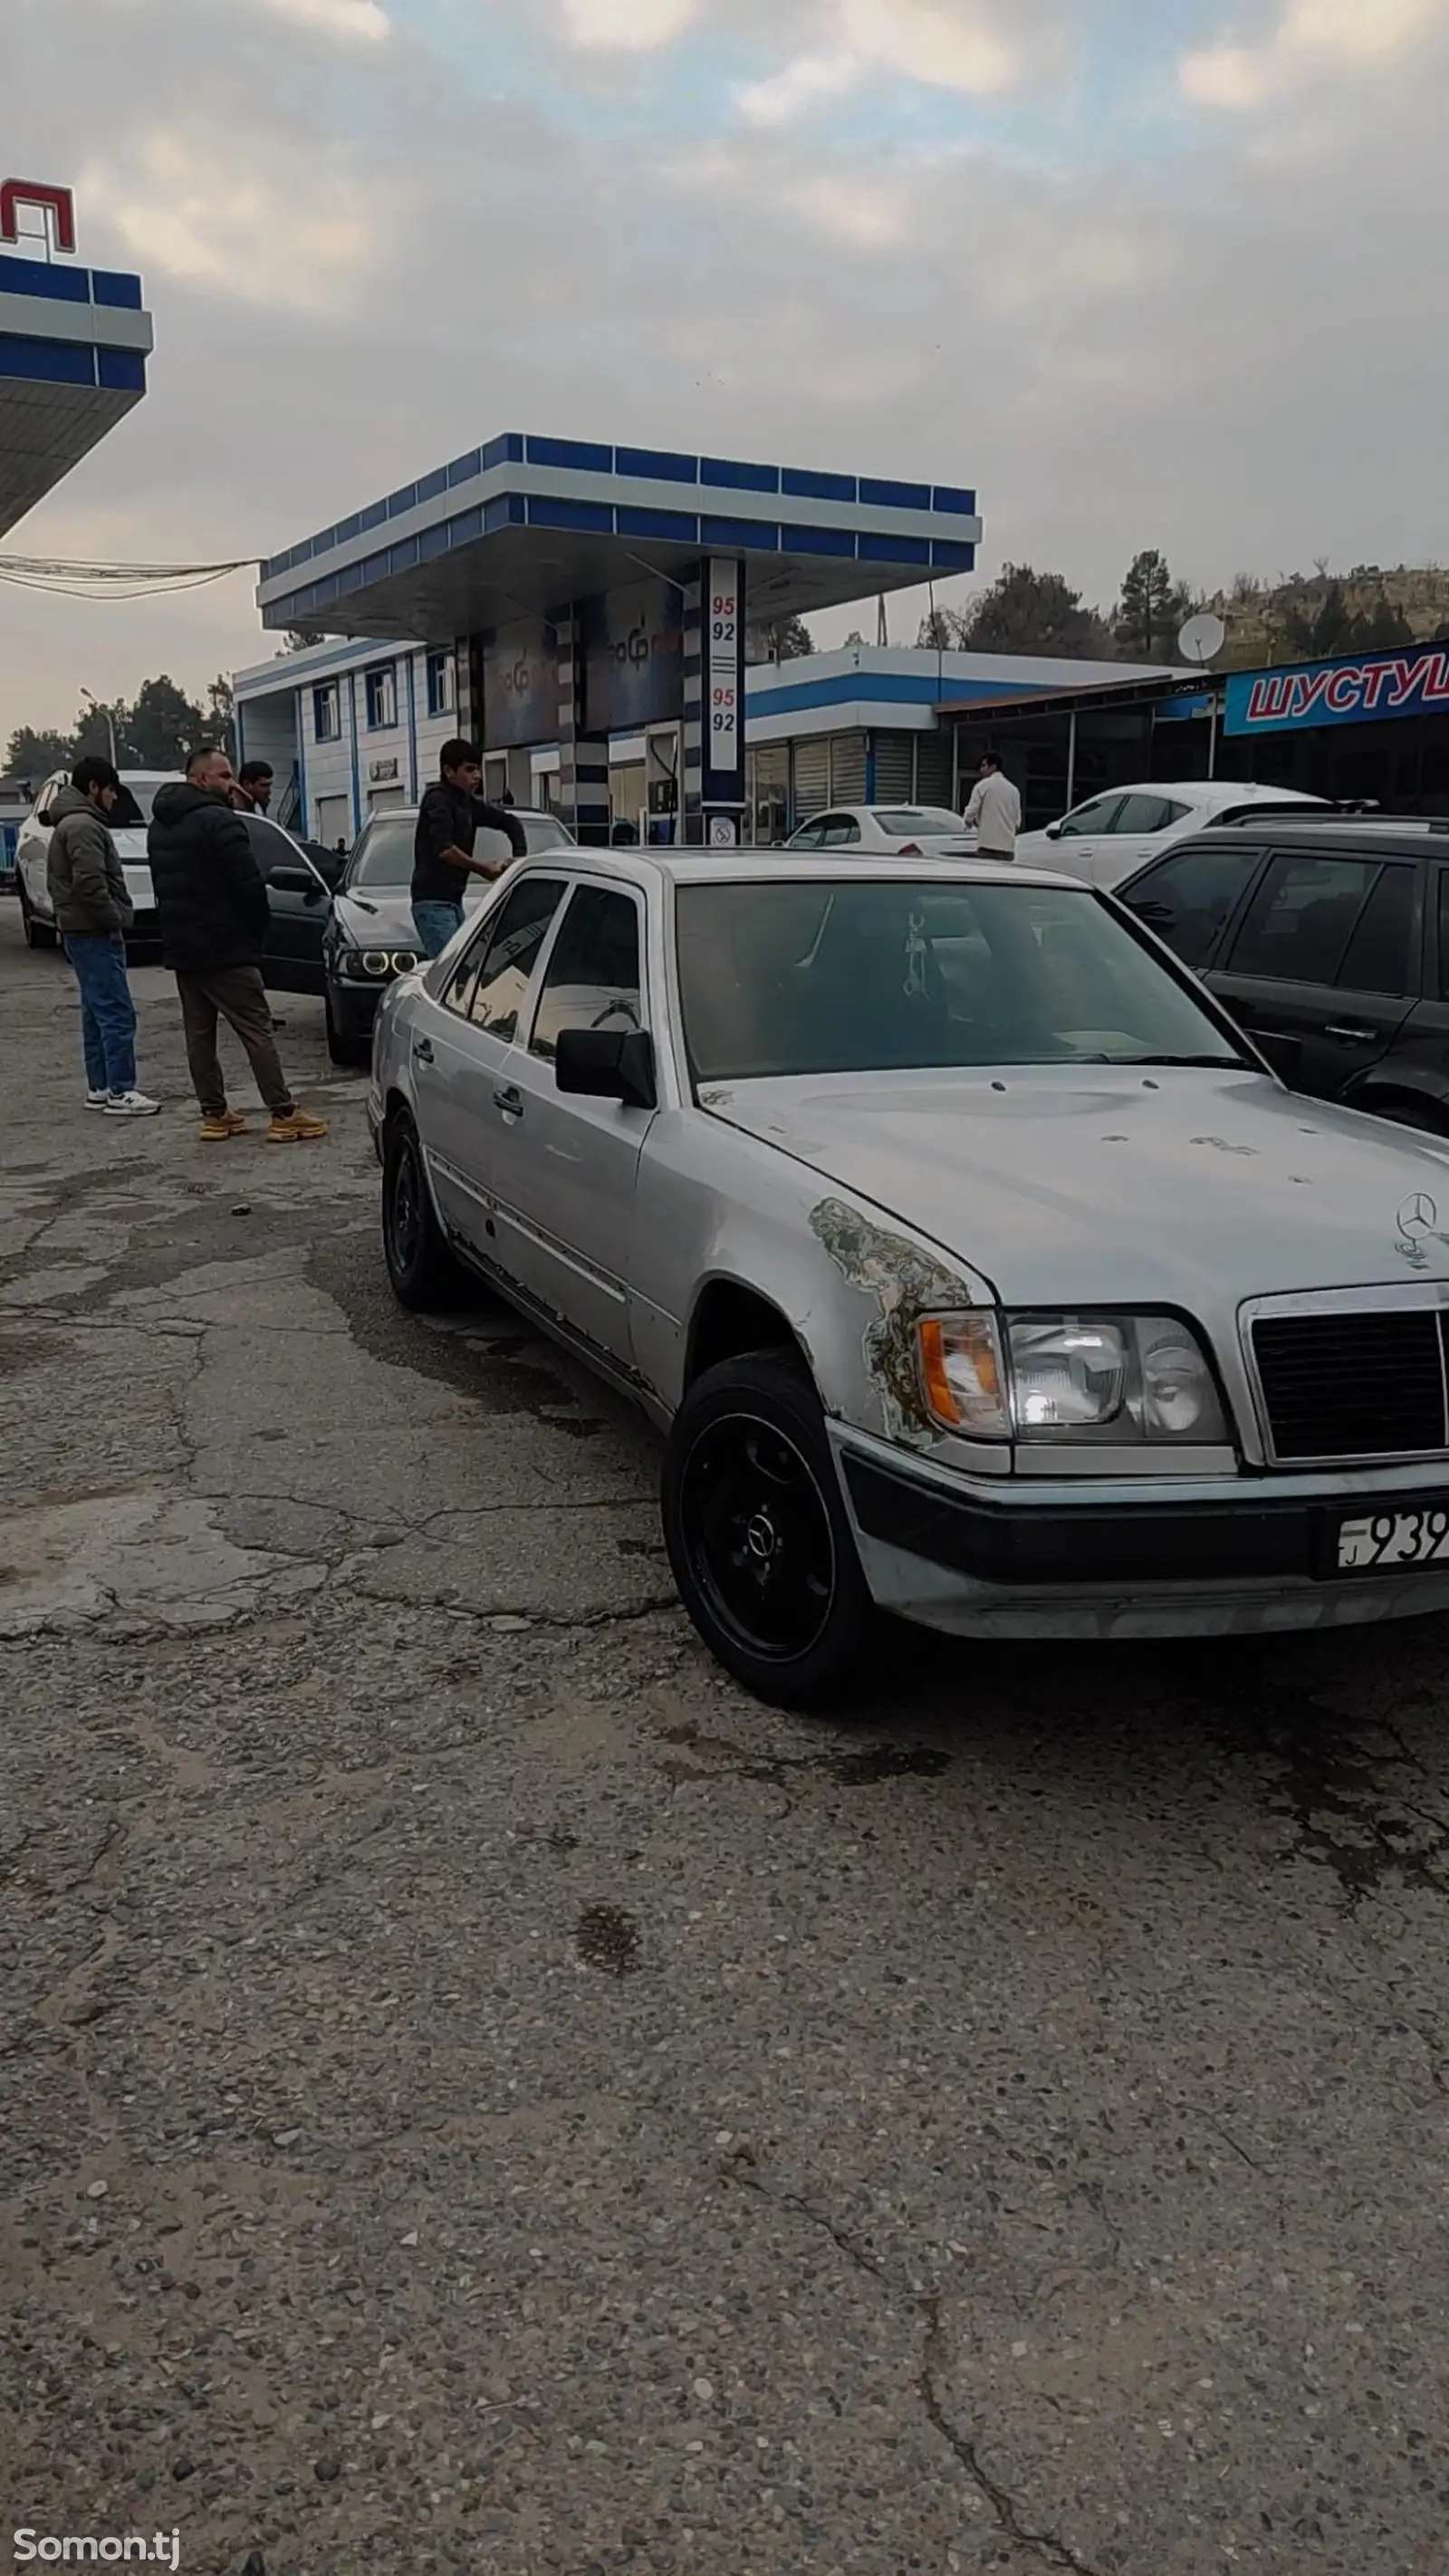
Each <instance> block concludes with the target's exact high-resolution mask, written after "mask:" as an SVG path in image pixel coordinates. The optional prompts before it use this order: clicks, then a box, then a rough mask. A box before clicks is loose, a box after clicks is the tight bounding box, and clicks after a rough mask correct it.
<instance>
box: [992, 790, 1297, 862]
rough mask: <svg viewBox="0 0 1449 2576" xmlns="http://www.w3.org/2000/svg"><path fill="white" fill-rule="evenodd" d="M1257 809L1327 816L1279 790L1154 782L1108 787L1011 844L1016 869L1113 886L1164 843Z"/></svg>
mask: <svg viewBox="0 0 1449 2576" xmlns="http://www.w3.org/2000/svg"><path fill="white" fill-rule="evenodd" d="M1264 805H1277V806H1285V807H1289V806H1291V807H1293V808H1295V809H1297V810H1299V811H1303V810H1305V809H1306V810H1307V811H1309V812H1313V811H1315V810H1316V811H1319V812H1322V813H1328V812H1331V811H1332V808H1331V807H1329V806H1326V805H1324V803H1323V801H1322V799H1321V798H1319V797H1317V796H1301V795H1299V794H1298V793H1297V792H1296V791H1295V790H1294V789H1292V788H1287V787H1260V786H1258V785H1257V784H1256V783H1255V782H1254V781H1253V780H1252V779H1244V778H1190V779H1187V780H1185V781H1182V782H1181V783H1179V784H1177V785H1175V786H1161V785H1158V784H1156V783H1152V784H1148V785H1146V786H1141V787H1112V788H1109V789H1108V791H1107V793H1106V795H1105V796H1092V797H1089V798H1088V800H1087V802H1086V804H1085V805H1074V806H1073V808H1072V811H1071V812H1070V814H1064V815H1063V816H1062V818H1061V821H1060V822H1059V823H1048V825H1047V827H1046V829H1045V831H1044V832H1023V833H1022V835H1021V837H1020V839H1019V840H1018V842H1017V845H1016V857H1017V864H1018V866H1026V867H1038V868H1058V869H1060V870H1061V871H1062V873H1063V874H1064V875H1066V876H1071V877H1082V878H1084V879H1085V880H1086V882H1087V884H1088V885H1097V886H1115V885H1120V884H1121V882H1122V880H1123V878H1124V877H1130V876H1131V875H1133V873H1134V872H1135V870H1136V869H1138V868H1139V867H1141V866H1142V864H1143V862H1144V860H1146V859H1151V858H1155V857H1156V856H1157V854H1158V852H1159V851H1160V850H1163V849H1165V848H1166V847H1167V846H1168V844H1169V843H1170V842H1172V841H1181V840H1185V839H1186V838H1187V837H1188V835H1189V834H1190V833H1193V832H1202V831H1205V830H1206V829H1207V828H1208V826H1209V824H1212V823H1227V822H1232V821H1234V820H1236V819H1237V818H1238V817H1239V816H1240V815H1252V814H1256V813H1257V811H1258V808H1259V807H1260V806H1264Z"/></svg>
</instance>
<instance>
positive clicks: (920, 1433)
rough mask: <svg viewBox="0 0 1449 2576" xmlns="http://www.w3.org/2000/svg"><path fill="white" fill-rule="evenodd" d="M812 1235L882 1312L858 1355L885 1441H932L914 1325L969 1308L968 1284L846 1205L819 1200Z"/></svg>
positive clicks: (934, 1436)
mask: <svg viewBox="0 0 1449 2576" xmlns="http://www.w3.org/2000/svg"><path fill="white" fill-rule="evenodd" d="M810 1231H811V1233H812V1234H813V1235H814V1236H815V1238H816V1240H817V1241H818V1242H819V1243H821V1244H823V1246H824V1248H825V1250H826V1251H827V1252H828V1253H829V1255H830V1258H831V1260H832V1261H833V1262H834V1264H835V1266H836V1269H837V1270H838V1271H839V1272H840V1275H841V1277H842V1278H843V1279H846V1280H848V1281H849V1283H850V1285H851V1287H852V1288H859V1289H861V1290H862V1291H863V1293H864V1294H865V1295H866V1296H867V1297H873V1298H874V1299H875V1302H876V1305H877V1306H878V1308H879V1310H880V1311H879V1314H878V1315H877V1317H876V1320H875V1321H874V1322H873V1323H872V1324H869V1325H868V1326H867V1327H866V1332H865V1336H864V1339H863V1341H862V1344H861V1348H862V1350H863V1352H864V1355H865V1365H866V1372H867V1374H868V1376H869V1378H870V1380H871V1383H872V1385H873V1386H874V1387H875V1388H876V1389H877V1390H878V1392H879V1395H880V1402H881V1411H882V1414H883V1415H884V1418H885V1427H886V1432H887V1434H888V1436H889V1437H890V1438H891V1439H895V1440H909V1441H915V1442H917V1443H921V1442H924V1441H928V1440H935V1439H937V1438H938V1437H939V1433H938V1430H937V1426H936V1424H935V1423H934V1422H933V1421H932V1420H931V1416H930V1414H929V1412H928V1411H927V1409H926V1398H925V1394H924V1391H923V1389H922V1386H921V1379H920V1371H919V1369H918V1368H917V1365H916V1324H917V1321H918V1319H919V1318H920V1317H921V1316H922V1315H928V1314H931V1313H932V1312H934V1311H935V1310H937V1309H938V1308H941V1307H951V1306H970V1305H972V1304H973V1303H974V1302H975V1301H974V1300H973V1298H972V1295H971V1291H970V1290H969V1288H968V1287H967V1286H966V1283H965V1281H964V1280H963V1279H959V1278H958V1277H957V1275H956V1273H955V1272H954V1271H953V1270H947V1269H944V1268H943V1267H942V1265H941V1263H940V1262H939V1261H936V1260H934V1259H933V1258H932V1256H931V1255H930V1253H928V1252H922V1251H921V1250H920V1248H919V1246H918V1245H916V1244H914V1243H911V1242H909V1241H908V1240H907V1238H906V1236H905V1235H903V1234H892V1233H891V1232H890V1230H889V1228H888V1227H886V1226H881V1225H876V1224H874V1223H873V1222H872V1221H871V1219H870V1218H869V1217H867V1216H862V1214H861V1212H860V1210H859V1208H853V1207H848V1206H847V1205H846V1202H845V1201H844V1199H822V1200H821V1201H820V1203H819V1205H818V1206H817V1207H813V1208H812V1209H811V1211H810Z"/></svg>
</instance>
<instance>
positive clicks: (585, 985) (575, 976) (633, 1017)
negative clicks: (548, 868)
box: [530, 885, 642, 1062]
mask: <svg viewBox="0 0 1449 2576" xmlns="http://www.w3.org/2000/svg"><path fill="white" fill-rule="evenodd" d="M639 1002H640V975H639V907H638V905H637V904H636V902H635V900H634V897H633V896H632V895H631V894H626V893H624V892H623V890H622V889H621V888H615V887H613V886H597V885H581V886H575V888H574V892H573V900H572V901H571V903H570V905H569V908H568V911H567V912H566V913H565V915H564V918H563V924H562V927H561V929H560V931H559V934H558V937H557V939H556V940H555V941H554V944H553V954H552V955H551V957H550V958H549V961H548V971H547V973H546V975H545V976H544V979H543V990H542V992H541V993H540V995H539V997H538V1010H537V1013H536V1015H535V1018H534V1023H533V1040H532V1045H531V1048H530V1053H531V1054H533V1055H539V1056H543V1057H544V1058H545V1059H546V1060H547V1061H549V1062H551V1061H552V1059H553V1057H554V1055H555V1053H556V1052H557V1048H558V1040H559V1033H560V1031H561V1030H563V1029H637V1028H639V1027H641V1026H642V1022H641V1019H640V1012H639Z"/></svg>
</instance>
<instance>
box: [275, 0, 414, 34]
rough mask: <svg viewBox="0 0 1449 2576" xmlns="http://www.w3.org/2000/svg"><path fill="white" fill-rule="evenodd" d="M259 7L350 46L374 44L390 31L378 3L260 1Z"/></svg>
mask: <svg viewBox="0 0 1449 2576" xmlns="http://www.w3.org/2000/svg"><path fill="white" fill-rule="evenodd" d="M261 5H262V7H263V8H266V9H270V10H271V11H272V12H273V14H274V15H275V16H276V17H279V18H291V19H293V20H294V21H295V22H296V24H297V25H299V26H303V27H315V28H317V30H318V31H319V33H321V34H322V35H325V36H340V37H342V38H343V40H344V42H346V43H349V44H364V45H366V44H374V45H375V44H377V43H379V42H380V41H381V39H382V38H383V37H385V36H386V35H387V34H388V32H389V24H388V18H387V13H386V11H385V10H383V9H381V8H379V6H378V4H377V0H261Z"/></svg>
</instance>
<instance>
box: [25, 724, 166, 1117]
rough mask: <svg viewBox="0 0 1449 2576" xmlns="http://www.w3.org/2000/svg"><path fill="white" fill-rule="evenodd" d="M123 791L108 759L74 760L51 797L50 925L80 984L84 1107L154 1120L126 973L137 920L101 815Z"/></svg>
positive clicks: (155, 1102) (156, 1102)
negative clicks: (140, 1076) (141, 1075)
mask: <svg viewBox="0 0 1449 2576" xmlns="http://www.w3.org/2000/svg"><path fill="white" fill-rule="evenodd" d="M120 792H121V782H120V779H119V777H118V776H117V774H116V772H115V770H114V769H113V768H112V766H111V764H110V762H109V761H108V760H97V759H86V760H78V761H77V762H76V765H75V767H74V769H73V770H72V771H71V775H70V785H69V786H68V787H62V789H61V791H60V794H59V795H58V796H53V797H52V798H51V802H50V809H49V813H48V816H47V817H46V819H47V820H48V821H49V822H50V823H52V824H53V825H54V829H53V831H52V833H51V836H50V848H49V850H48V851H47V853H46V861H45V875H46V883H47V884H48V886H49V888H50V900H51V904H52V906H53V908H54V911H55V926H56V929H57V930H58V931H59V933H60V936H61V939H62V941H63V942H64V945H65V953H66V955H67V957H68V958H69V959H70V962H71V964H72V966H73V967H74V968H75V979H76V982H77V983H78V984H79V986H80V1005H81V1045H82V1047H83V1048H84V1050H85V1060H86V1107H87V1109H103V1110H104V1111H105V1113H106V1116H107V1117H108V1118H154V1117H155V1115H156V1112H157V1110H158V1109H159V1108H160V1106H161V1103H160V1101H159V1100H152V1099H150V1098H149V1097H148V1096H147V1094H146V1093H145V1092H144V1091H138V1090H137V1089H136V1005H135V1003H134V1002H133V1001H132V999H131V987H130V984H129V982H128V981H127V978H126V933H127V931H128V930H129V929H130V927H131V923H132V921H133V919H134V917H135V915H134V911H133V908H132V904H131V898H130V896H129V894H128V893H127V892H126V878H125V871H124V870H123V868H122V866H121V862H120V857H119V855H118V853H117V850H116V845H115V842H114V841H113V840H112V838H111V835H110V831H109V829H108V827H107V823H106V816H107V815H108V814H109V812H110V810H111V808H112V806H113V805H114V804H115V802H116V799H117V797H118V796H119V794H120Z"/></svg>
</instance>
